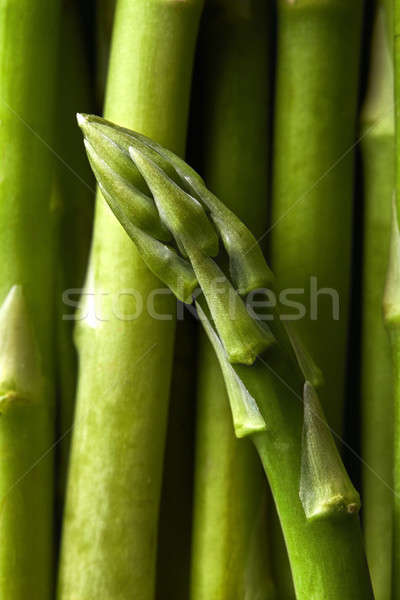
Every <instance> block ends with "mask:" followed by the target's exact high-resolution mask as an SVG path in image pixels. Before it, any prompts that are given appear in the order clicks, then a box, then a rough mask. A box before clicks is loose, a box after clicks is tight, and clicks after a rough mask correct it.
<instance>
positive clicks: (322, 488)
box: [80, 117, 372, 600]
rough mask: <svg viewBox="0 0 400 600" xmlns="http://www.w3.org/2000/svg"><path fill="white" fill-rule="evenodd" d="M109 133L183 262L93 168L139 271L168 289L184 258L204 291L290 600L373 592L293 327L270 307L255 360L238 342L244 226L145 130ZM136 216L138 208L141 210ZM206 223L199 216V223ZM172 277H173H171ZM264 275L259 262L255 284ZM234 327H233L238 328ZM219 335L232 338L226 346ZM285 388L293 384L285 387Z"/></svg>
mask: <svg viewBox="0 0 400 600" xmlns="http://www.w3.org/2000/svg"><path fill="white" fill-rule="evenodd" d="M80 121H81V127H82V129H83V131H84V133H85V136H86V137H87V138H88V143H87V150H88V153H89V157H90V160H91V163H92V165H93V166H94V167H95V170H96V165H97V164H98V162H99V160H100V159H101V157H102V156H103V157H104V160H107V161H109V160H110V159H109V155H108V147H107V141H106V140H105V139H104V140H101V139H100V140H99V139H97V141H96V138H95V136H93V135H92V134H91V130H93V129H96V127H98V126H99V120H98V119H97V120H96V119H93V118H91V117H81V119H80ZM107 128H110V129H113V126H112V124H110V123H104V130H107ZM114 129H115V131H114V134H115V136H116V138H115V139H117V140H118V142H119V143H118V145H117V147H118V148H119V153H120V159H121V161H120V165H118V164H117V161H114V163H113V164H114V168H116V169H117V171H115V172H114V175H115V177H116V178H117V179H118V178H119V177H120V175H119V174H118V171H121V170H124V169H126V166H127V165H126V162H125V158H126V156H125V146H126V145H128V147H129V153H130V156H131V158H132V160H133V162H134V163H135V168H132V174H131V177H132V178H133V176H134V175H135V176H136V169H138V170H139V172H140V173H141V175H142V176H143V178H144V180H145V182H146V184H147V186H148V189H149V191H150V193H151V195H152V198H151V197H150V196H147V197H148V201H149V202H150V203H151V199H153V201H154V206H157V207H158V209H159V211H160V212H159V214H160V219H161V222H162V223H163V224H164V225H165V226H166V227H167V228H168V229H169V231H170V233H171V235H172V236H173V239H174V241H175V243H176V248H177V249H179V252H180V254H181V257H180V261H181V262H178V261H176V260H175V261H174V260H173V258H172V256H173V255H174V253H173V252H172V250H170V253H168V252H167V249H168V246H166V244H165V243H163V242H162V241H160V240H157V238H153V237H152V236H151V235H150V234H148V233H144V232H143V235H144V236H146V237H145V238H143V237H140V238H138V236H137V229H138V228H137V227H136V226H135V227H134V228H132V227H130V225H129V223H130V221H131V216H130V215H129V211H127V209H126V198H125V195H124V193H122V195H121V196H120V197H119V196H118V194H116V195H112V192H111V191H110V192H109V191H107V189H108V190H112V188H111V186H110V181H109V178H108V176H107V175H104V173H103V174H101V173H100V172H99V171H98V170H96V172H97V173H98V177H99V178H100V183H101V185H102V188H103V189H104V193H105V199H106V200H107V202H108V203H109V206H110V207H111V208H112V210H113V212H114V214H115V215H116V216H117V218H118V219H119V220H120V221H121V223H122V224H123V225H124V227H125V228H126V231H127V232H128V234H129V235H130V237H131V238H132V240H133V241H134V242H135V244H136V245H137V247H138V249H139V251H140V252H141V254H142V256H143V257H144V259H145V260H146V261H147V263H148V264H151V260H150V254H154V257H153V264H155V265H156V266H157V271H158V273H160V275H161V276H162V277H163V280H164V283H166V284H168V282H170V281H171V282H172V284H173V285H175V283H176V279H177V278H178V277H179V276H180V274H181V269H182V262H183V263H184V264H187V263H190V265H191V266H192V268H193V271H194V272H195V274H196V276H197V278H198V281H199V282H200V283H201V285H202V288H201V289H202V292H203V295H202V296H200V297H198V300H197V303H196V305H197V308H198V312H199V315H200V318H201V322H202V324H203V326H204V328H205V331H206V333H207V335H208V337H209V340H210V341H211V343H212V345H213V347H214V350H215V352H216V355H217V357H218V360H219V363H220V365H221V368H222V371H223V374H224V379H225V383H226V387H227V391H228V396H229V401H230V404H231V410H232V417H233V423H234V428H235V433H236V435H237V436H238V437H245V436H247V435H249V436H251V438H252V439H253V441H254V443H255V446H256V448H257V451H258V453H259V455H260V458H261V461H262V463H263V466H264V469H265V471H266V473H267V476H268V479H269V482H270V485H271V489H272V492H273V495H274V499H275V502H276V505H277V508H278V513H279V517H280V519H281V523H282V527H283V531H284V534H285V540H286V544H287V547H288V552H289V557H290V561H291V567H292V571H293V577H294V584H295V588H296V593H297V597H298V598H299V599H300V600H303V599H304V600H305V599H306V598H307V599H308V598H309V597H310V591H311V593H312V594H313V595H314V597H315V598H326V599H327V600H334V599H335V600H336V599H337V598H345V599H348V600H350V599H351V600H354V599H356V600H357V599H360V600H361V599H363V600H366V599H367V598H370V599H371V598H372V590H371V586H370V580H369V574H368V570H367V567H366V561H365V558H364V554H363V549H362V542H361V534H360V527H359V521H358V517H357V514H356V513H357V511H358V509H359V506H360V501H359V496H358V494H357V492H356V491H355V490H354V488H353V486H352V484H351V482H350V479H349V477H348V475H347V473H346V471H345V469H344V466H343V463H342V462H341V458H340V455H339V453H338V450H337V448H336V446H335V443H334V440H333V438H332V436H331V434H330V431H329V429H328V427H327V425H326V422H325V418H324V415H323V411H322V408H321V406H320V404H319V400H318V396H317V393H316V391H315V387H314V386H315V385H317V384H318V383H319V382H320V373H319V371H318V369H317V368H316V366H315V365H314V363H313V361H312V359H311V358H310V356H309V355H308V353H307V351H306V350H305V347H304V346H303V345H302V342H301V340H300V338H299V336H298V335H297V334H296V332H295V330H293V329H292V328H291V331H290V334H289V339H285V335H286V333H285V331H286V330H285V328H282V325H281V324H280V322H279V317H280V314H279V312H275V313H274V316H275V319H274V323H273V329H274V335H275V339H276V343H275V344H274V345H272V346H271V347H270V348H269V349H268V350H267V351H265V354H264V357H262V356H261V355H260V356H259V357H258V358H257V357H256V358H255V359H253V362H251V360H252V357H253V351H252V340H247V341H245V340H243V339H242V335H241V332H243V330H244V329H245V330H247V331H248V332H249V335H250V334H252V335H254V338H255V339H256V337H257V336H256V334H255V333H253V331H254V330H253V331H252V330H251V329H250V328H249V327H248V326H247V320H248V319H249V318H250V319H254V320H255V322H256V323H257V322H258V321H259V318H260V317H259V316H256V315H254V314H253V315H251V313H250V312H248V313H247V315H246V314H245V313H244V312H243V311H242V310H238V308H237V307H238V302H239V300H238V296H237V295H235V288H237V289H242V284H243V282H244V281H247V282H248V281H255V280H256V279H258V278H259V277H262V273H261V271H262V265H261V262H260V255H259V254H258V253H257V252H253V253H252V254H251V256H250V257H248V256H247V257H244V258H243V252H242V250H243V247H248V243H249V239H250V237H251V234H250V232H249V231H248V230H247V229H246V228H245V226H244V225H243V223H241V224H240V226H239V223H240V221H239V220H238V219H237V218H236V217H235V216H234V214H233V213H232V212H231V211H229V209H227V208H226V207H225V206H224V205H223V204H222V203H221V202H220V200H219V199H218V198H216V197H215V196H214V195H213V194H211V192H209V190H207V188H206V187H205V184H204V182H203V181H202V179H201V178H200V177H199V176H198V175H197V174H196V173H195V172H194V171H193V169H191V168H190V167H189V166H188V165H186V164H185V163H184V162H183V161H182V160H181V159H180V158H179V157H177V156H176V155H174V154H173V153H171V152H170V151H168V150H166V149H165V148H162V147H161V146H160V145H158V144H156V143H155V142H154V141H152V140H150V139H148V138H145V137H144V136H143V135H140V134H137V133H135V132H127V131H122V130H121V129H117V128H114ZM109 135H110V133H109ZM90 139H91V140H92V142H93V143H94V147H93V146H91V144H90ZM114 159H115V156H114ZM166 165H167V166H168V170H170V168H172V169H174V171H175V175H176V178H175V179H178V180H180V181H179V184H178V183H174V182H173V179H171V178H170V177H169V175H168V174H167V173H166V172H165V170H164V167H165V166H166ZM185 190H186V191H185ZM141 200H143V199H141ZM193 202H197V204H196V207H197V208H196V211H194V210H193ZM200 206H202V207H203V209H204V211H208V218H209V219H210V221H212V222H214V224H215V226H216V231H218V233H219V235H220V237H221V239H222V240H223V241H224V243H225V247H226V249H227V253H228V255H229V260H230V264H231V269H230V270H231V277H232V281H230V280H229V278H228V276H227V275H225V274H224V273H223V271H222V270H221V269H219V270H218V269H217V268H216V265H215V263H214V261H213V259H212V258H211V257H210V256H209V253H210V246H209V241H210V238H209V233H208V231H207V230H206V229H205V230H204V231H203V237H201V235H200V234H199V235H198V238H197V239H196V240H194V239H193V236H192V232H193V224H194V223H195V222H196V221H197V219H198V218H199V214H200V213H199V207H200ZM171 207H174V208H173V209H172V208H171ZM128 208H129V207H128ZM141 210H142V212H143V211H144V209H143V208H142V209H141ZM139 211H140V204H139V202H137V204H136V211H135V212H131V213H130V214H131V215H134V216H133V218H134V219H135V218H136V219H137V220H138V221H140V222H143V216H142V215H140V214H139ZM206 216H207V213H206V212H204V213H203V215H202V216H201V219H203V220H204V217H206ZM159 230H160V231H161V228H159ZM238 231H240V232H241V235H240V236H239V235H238ZM138 240H139V242H138ZM206 242H208V243H206ZM172 243H173V241H172V240H171V244H172ZM198 246H200V247H198ZM201 247H203V248H204V250H201ZM177 251H178V250H177ZM162 253H164V257H165V266H166V268H165V269H164V270H163V269H162V268H161V265H160V256H161V255H162ZM199 256H201V257H202V258H201V260H200V258H199ZM213 264H214V265H215V268H214V267H213V266H212V265H213ZM232 264H233V266H234V267H235V268H232ZM247 271H256V272H257V273H255V272H253V273H251V274H250V273H248V272H247ZM172 272H175V277H173V276H172ZM216 273H217V274H218V278H219V279H221V280H222V285H221V288H220V292H219V296H220V297H219V298H218V297H217V296H216V295H212V294H209V293H208V290H209V289H210V288H211V287H212V285H215V282H214V284H212V283H211V282H210V281H208V280H209V279H213V278H215V274H216ZM255 275H257V276H255ZM269 276H270V272H269V269H268V267H267V265H265V273H264V279H268V278H269ZM203 284H204V286H203ZM236 294H237V290H236ZM244 295H245V294H244ZM221 305H224V306H225V318H226V319H227V320H229V321H231V327H230V328H227V327H221V322H220V320H221V318H222V317H221V314H222V313H221ZM215 314H217V315H218V316H219V319H218V320H217V319H214V318H213V315H215ZM267 316H268V315H267ZM236 326H237V327H238V331H235V327H236ZM287 330H288V328H287ZM227 332H228V333H227ZM228 336H231V337H232V338H233V339H232V340H229V339H227V337H228ZM289 343H290V344H292V346H293V350H292V353H291V354H287V349H288V347H289ZM232 344H233V345H235V346H238V347H239V346H240V344H242V348H241V362H239V361H238V360H237V356H235V357H234V358H232V356H230V354H229V352H228V349H229V348H230V347H231V346H232ZM246 349H247V354H246V353H245V351H246ZM282 352H283V353H284V354H283V356H282ZM295 361H297V363H296V362H295ZM296 364H297V366H296ZM302 378H304V379H305V384H304V415H303V411H302V406H301V397H300V396H299V397H296V396H297V393H298V390H299V389H301V383H300V382H301V379H302ZM291 381H292V382H294V383H292V384H290V383H287V382H291ZM293 386H294V387H293ZM299 400H300V401H299Z"/></svg>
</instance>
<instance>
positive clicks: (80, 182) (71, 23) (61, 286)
mask: <svg viewBox="0 0 400 600" xmlns="http://www.w3.org/2000/svg"><path fill="white" fill-rule="evenodd" d="M80 16H81V15H80V13H79V10H78V2H75V1H74V2H68V3H66V4H65V5H64V7H63V11H62V31H61V48H60V60H59V89H58V112H57V116H58V118H57V123H56V127H57V131H56V136H55V148H56V151H57V154H58V157H59V159H58V160H57V163H56V184H55V192H54V194H55V195H56V198H55V203H56V204H57V206H56V210H58V211H59V214H58V219H57V221H58V223H57V225H58V230H57V233H58V261H57V264H58V269H57V285H58V290H57V293H58V297H57V308H58V315H57V349H58V352H57V371H58V381H57V401H58V409H57V438H59V437H62V438H63V439H62V441H61V442H60V443H59V444H58V446H57V452H58V464H57V485H58V494H59V502H60V504H62V502H63V497H64V493H65V482H66V473H67V466H68V457H69V450H70V439H71V433H70V429H71V425H72V421H73V414H74V404H75V393H76V379H77V354H76V349H75V347H74V342H73V325H74V321H73V314H74V309H75V308H76V304H77V300H78V298H79V290H80V288H82V286H83V283H84V277H85V270H86V264H87V259H88V255H89V249H90V237H91V229H92V220H93V200H94V189H95V182H94V178H93V175H92V173H91V170H90V166H89V164H88V161H87V158H86V155H85V151H84V148H82V139H81V136H80V132H79V129H78V128H77V127H76V116H75V115H76V112H77V111H78V110H84V109H85V107H86V109H87V110H90V109H91V107H92V104H93V99H92V95H91V92H90V76H89V65H88V57H87V53H86V48H85V44H84V37H83V33H84V32H83V27H82V23H81V21H80ZM68 290H69V291H68ZM63 294H64V295H63ZM64 299H66V301H67V302H68V304H66V303H65V302H64V301H63V300H64ZM71 304H73V305H74V306H71Z"/></svg>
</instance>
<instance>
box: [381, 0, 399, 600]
mask: <svg viewBox="0 0 400 600" xmlns="http://www.w3.org/2000/svg"><path fill="white" fill-rule="evenodd" d="M392 33H393V36H394V40H393V54H394V91H395V113H394V114H395V190H396V194H395V199H394V202H393V213H392V228H391V242H390V257H389V267H388V273H387V278H386V288H385V295H384V303H383V307H384V316H385V323H386V327H387V329H388V332H389V337H390V342H391V355H392V372H393V380H392V384H393V392H394V419H393V428H394V455H393V464H394V470H393V487H394V508H393V563H392V564H393V566H394V568H393V574H392V597H393V598H396V597H397V596H398V595H399V594H400V576H399V570H398V569H397V568H396V565H398V564H399V560H400V470H399V467H398V465H399V458H400V442H399V440H400V336H399V315H400V298H399V290H400V239H399V198H400V152H399V148H400V140H399V127H400V112H399V98H400V35H399V34H400V2H399V1H398V0H395V2H394V12H393V32H392Z"/></svg>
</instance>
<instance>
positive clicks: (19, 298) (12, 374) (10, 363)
mask: <svg viewBox="0 0 400 600" xmlns="http://www.w3.org/2000/svg"><path fill="white" fill-rule="evenodd" d="M43 381H44V378H43V372H42V365H41V360H40V353H39V348H38V344H37V341H36V339H35V336H34V332H33V327H32V323H31V319H30V316H29V311H28V307H27V304H26V300H25V297H24V294H23V290H22V286H21V285H14V286H13V287H12V288H11V289H10V291H9V293H8V295H7V297H6V299H5V300H4V302H3V304H2V306H1V308H0V398H1V405H3V406H4V404H6V403H7V402H8V401H10V402H11V400H12V398H13V397H16V398H17V399H21V398H23V399H29V400H31V399H34V400H37V399H39V398H40V396H41V394H42V390H43Z"/></svg>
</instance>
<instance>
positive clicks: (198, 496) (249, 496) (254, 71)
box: [191, 0, 272, 600]
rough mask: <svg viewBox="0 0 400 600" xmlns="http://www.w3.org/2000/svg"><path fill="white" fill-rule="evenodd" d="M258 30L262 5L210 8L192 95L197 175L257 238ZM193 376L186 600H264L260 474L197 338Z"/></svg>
mask: <svg viewBox="0 0 400 600" xmlns="http://www.w3.org/2000/svg"><path fill="white" fill-rule="evenodd" d="M267 29H268V18H267V11H266V9H265V6H264V2H263V1H261V2H259V1H258V0H256V1H251V0H245V1H242V0H240V1H234V2H224V1H220V0H216V1H211V2H209V4H208V10H207V12H206V15H205V19H204V28H203V32H202V33H203V35H202V38H201V45H200V52H199V85H198V88H196V90H197V92H198V95H199V97H200V98H201V105H200V106H199V107H198V113H197V115H198V116H199V124H198V127H199V130H200V131H201V132H202V138H201V151H200V152H201V154H202V156H201V160H202V163H203V175H204V177H205V179H206V182H207V184H208V186H209V187H210V188H211V189H212V190H213V192H215V193H216V194H217V195H218V196H219V197H220V198H221V199H222V201H223V202H224V203H225V204H226V205H227V206H228V207H229V208H231V209H232V210H233V211H234V212H235V213H236V214H238V216H239V217H240V218H241V219H242V220H243V221H244V222H245V223H246V224H247V225H248V226H249V227H250V228H251V229H252V231H253V233H255V234H256V235H259V234H261V233H262V231H263V230H264V228H265V227H266V223H267V195H268V120H269V105H270V98H269V60H268V59H269V44H268V33H267ZM244 81H245V82H246V84H245V85H243V82H244ZM195 114H196V113H195ZM196 139H197V137H196ZM196 150H197V148H196ZM198 373H199V375H198V376H199V385H198V408H197V440H196V466H195V499H194V529H193V552H192V575H191V600H241V599H243V598H245V597H248V596H249V597H251V598H253V597H254V598H255V597H258V596H257V594H258V595H259V596H260V597H261V598H263V599H267V598H271V597H272V595H271V594H272V581H271V575H270V573H269V568H268V555H267V552H266V549H265V547H266V544H267V535H268V534H267V528H266V522H265V512H266V490H265V482H264V478H263V474H262V470H261V468H260V466H259V464H258V459H257V456H256V454H255V452H254V449H253V448H252V446H251V443H250V442H249V440H238V439H236V437H235V434H234V429H233V425H232V414H231V410H230V407H229V400H228V397H227V393H226V390H225V384H224V381H223V378H222V375H221V370H220V367H219V364H218V361H217V359H216V357H215V354H214V351H213V349H212V347H211V345H210V343H209V341H208V340H207V339H206V336H205V335H204V332H201V340H200V353H199V362H198Z"/></svg>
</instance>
